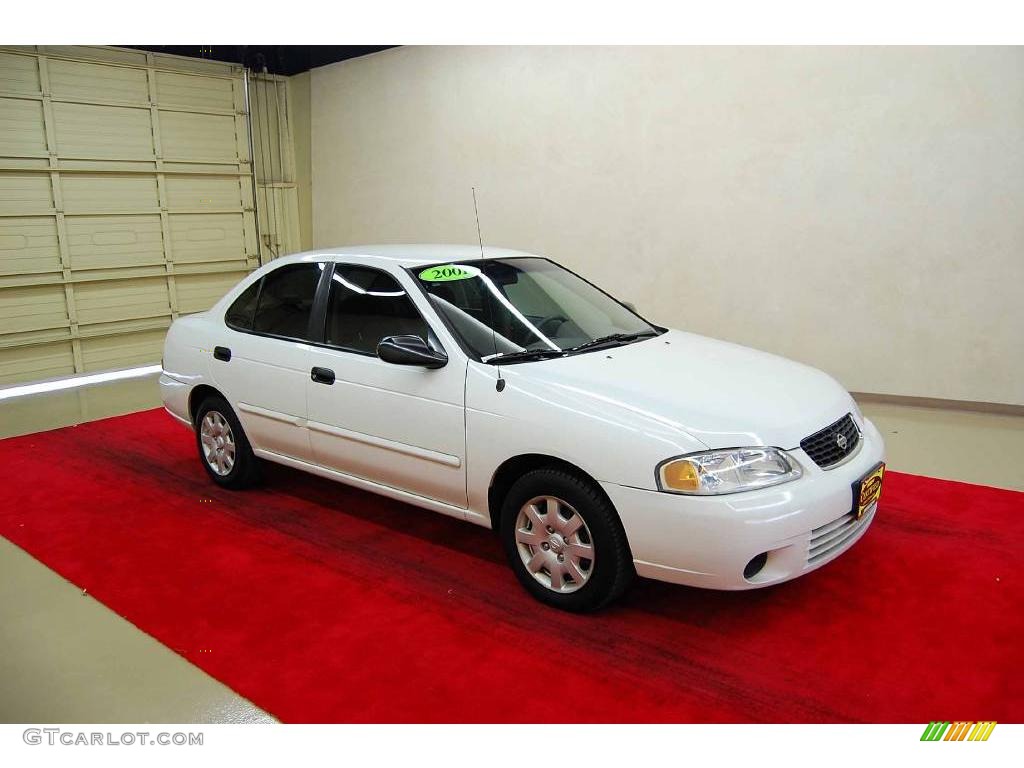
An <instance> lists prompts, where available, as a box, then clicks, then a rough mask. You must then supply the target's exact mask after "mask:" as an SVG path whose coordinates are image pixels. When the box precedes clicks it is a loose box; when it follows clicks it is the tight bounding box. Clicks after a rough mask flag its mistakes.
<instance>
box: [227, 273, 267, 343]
mask: <svg viewBox="0 0 1024 768" xmlns="http://www.w3.org/2000/svg"><path fill="white" fill-rule="evenodd" d="M262 282H263V279H262V278H261V279H259V280H257V281H256V282H254V283H253V284H252V285H250V286H249V287H248V288H246V289H245V290H244V291H242V295H241V296H239V297H238V298H237V299H235V300H234V302H233V303H232V304H231V306H230V307H229V308H228V311H227V313H226V314H225V315H224V322H225V323H227V324H228V327H229V328H234V329H235V330H236V331H251V330H252V316H253V315H254V314H255V313H256V299H257V298H259V295H260V284H261V283H262Z"/></svg>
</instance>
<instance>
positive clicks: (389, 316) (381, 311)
mask: <svg viewBox="0 0 1024 768" xmlns="http://www.w3.org/2000/svg"><path fill="white" fill-rule="evenodd" d="M428 328H429V327H428V326H427V323H426V321H425V320H424V319H423V318H422V317H421V316H420V313H419V312H418V311H417V310H416V307H415V306H413V303H412V300H411V299H410V298H409V296H408V295H407V294H406V292H405V290H404V289H403V288H402V286H401V285H399V283H398V281H397V280H395V278H393V277H392V276H391V275H389V274H387V273H386V272H381V271H380V270H377V269H370V268H368V267H357V266H351V265H347V264H337V265H335V267H334V279H333V280H332V281H331V294H330V299H329V300H328V302H327V329H326V336H325V341H326V342H327V343H328V344H330V345H332V346H336V347H344V348H345V349H351V350H354V351H356V352H364V353H367V354H371V355H376V354H377V344H379V343H380V340H381V339H383V338H384V337H386V336H399V335H404V334H412V335H414V336H419V337H420V338H421V339H424V340H426V339H427V333H428Z"/></svg>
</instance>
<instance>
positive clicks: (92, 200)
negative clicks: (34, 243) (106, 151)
mask: <svg viewBox="0 0 1024 768" xmlns="http://www.w3.org/2000/svg"><path fill="white" fill-rule="evenodd" d="M61 190H62V192H63V198H64V210H65V212H67V213H75V212H79V211H90V212H92V211H130V210H133V209H134V210H140V209H141V210H145V209H150V210H152V209H155V208H159V207H160V196H159V194H158V192H157V183H156V177H155V176H152V175H141V174H138V175H131V176H119V175H116V174H110V173H96V174H90V173H76V174H65V175H64V176H63V177H62V178H61Z"/></svg>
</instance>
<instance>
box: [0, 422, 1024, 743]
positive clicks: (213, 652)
mask: <svg viewBox="0 0 1024 768" xmlns="http://www.w3.org/2000/svg"><path fill="white" fill-rule="evenodd" d="M0 467H2V469H0V480H2V485H3V497H2V500H0V534H2V535H3V536H5V537H6V538H8V539H10V540H11V541H13V542H14V543H15V544H17V545H18V546H20V547H22V548H23V549H25V550H27V551H28V552H29V553H31V554H32V555H33V556H35V557H36V558H38V559H39V560H41V561H42V562H43V563H45V564H47V565H48V566H50V567H51V568H53V569H54V570H56V571H57V572H58V573H60V574H62V575H63V576H65V577H66V578H68V579H69V580H71V581H72V582H73V583H75V584H76V585H79V586H81V587H83V588H86V589H87V590H88V592H89V594H90V595H92V596H94V597H95V598H96V599H97V600H100V601H101V602H103V603H104V604H106V605H108V606H110V607H111V608H112V609H113V610H114V611H116V612H117V613H119V614H121V615H123V616H125V617H126V618H127V619H128V620H130V621H131V622H132V623H134V624H136V625H137V626H139V627H140V628H142V629H143V630H145V631H146V632H148V633H149V634H151V635H153V636H154V637H156V638H157V639H159V640H160V641H161V642H163V643H165V644H166V645H167V646H169V647H170V648H173V649H174V650H175V651H177V652H178V653H180V654H181V655H183V656H185V657H186V658H188V659H189V660H190V661H192V662H194V663H195V664H197V665H198V666H200V667H202V668H203V669H205V670H206V671H207V672H209V673H210V674H211V675H213V676H214V677H216V678H218V679H219V680H222V681H224V682H225V683H226V684H227V685H229V686H230V687H231V688H233V689H234V690H236V691H238V692H239V693H241V694H242V695H243V696H246V697H248V698H249V699H251V700H252V701H254V702H255V703H256V704H258V705H259V706H261V707H264V708H265V709H267V710H268V711H270V712H271V713H273V714H275V715H277V716H278V717H280V718H281V719H283V720H286V721H293V722H294V721H310V722H316V721H341V722H345V721H388V722H392V721H473V722H475V721H531V722H561V721H587V722H591V721H599V722H608V721H612V722H620V721H683V722H691V721H699V722H706V721H755V722H756V721H773V722H775V721H777V722H784V721H794V722H804V721H812V722H817V721H825V722H847V721H866V722H890V721H892V722H917V723H927V722H929V721H931V720H937V719H944V720H957V719H962V720H998V721H1000V722H1006V721H1014V722H1020V721H1022V720H1024V687H1022V685H1024V684H1022V680H1024V675H1022V674H1021V665H1022V662H1024V590H1022V587H1021V566H1020V560H1021V557H1022V555H1024V494H1021V493H1013V492H1010V491H1001V490H996V489H992V488H986V487H981V486H972V485H966V484H962V483H954V482H946V481H941V480H931V479H927V478H922V477H916V476H913V475H904V474H898V473H895V472H893V473H890V474H888V475H887V476H886V483H887V486H886V489H885V493H884V495H883V499H882V504H881V508H880V510H879V513H878V515H877V518H876V522H875V524H874V526H873V527H872V528H871V530H870V531H869V532H868V534H867V535H866V536H865V537H864V538H863V539H862V540H861V541H860V543H858V544H857V545H856V546H855V547H854V548H853V549H852V550H851V551H850V552H849V553H847V554H846V555H845V556H844V557H842V558H840V559H839V560H837V561H836V562H835V563H832V564H831V565H827V566H825V567H824V568H823V569H821V570H819V571H817V572H816V573H814V574H812V575H810V576H808V577H805V578H803V579H799V580H797V581H795V582H791V583H789V584H785V585H782V586H779V587H774V588H770V589H765V590H760V591H754V592H746V593H716V592H706V591H702V590H695V589H687V588H683V587H674V586H669V585H665V584H659V583H655V582H647V581H641V582H638V584H637V585H636V587H635V588H634V589H633V591H632V592H631V593H630V594H629V595H627V597H626V599H625V600H624V601H622V602H621V603H619V604H618V605H616V606H614V607H613V608H611V609H609V610H607V611H605V612H603V613H601V614H598V615H595V616H590V617H580V616H572V615H567V614H563V613H560V612H556V611H552V610H549V609H546V608H544V607H542V606H540V605H538V604H537V603H535V602H533V601H532V600H531V599H530V598H528V597H527V596H526V594H525V593H524V592H523V591H522V590H521V589H520V588H519V586H518V584H517V583H516V581H515V579H514V578H513V576H512V573H511V571H509V570H508V568H507V567H506V566H505V564H504V562H503V560H502V555H501V550H500V547H499V545H498V541H497V539H496V538H494V536H493V535H492V534H491V533H490V532H488V531H485V530H483V529H480V528H477V527H475V526H471V525H469V524H466V523H461V522H458V521H456V520H452V519H449V518H445V517H442V516H440V515H435V514H432V513H430V512H426V511H422V510H419V509H415V508H412V507H408V506H405V505H402V504H399V503H396V502H391V501H387V500H385V499H382V498H379V497H376V496H373V495H371V494H367V493H364V492H361V491H357V490H354V489H351V488H347V487H346V486H343V485H339V484H335V483H331V482H327V481H323V480H319V479H317V478H313V477H310V476H307V475H305V474H302V473H299V472H293V471H290V470H286V469H282V468H275V469H272V470H271V471H270V472H269V474H270V479H269V483H268V484H267V485H266V486H265V487H264V488H262V489H260V490H258V491H249V492H244V493H229V492H225V491H220V490H218V489H216V488H215V487H214V486H213V484H212V483H210V482H209V481H208V480H207V478H206V476H205V475H204V473H203V471H202V468H201V467H200V465H199V462H198V460H197V458H196V456H195V448H194V444H193V441H192V436H191V434H190V433H189V432H187V431H186V430H185V429H183V428H182V427H180V426H178V425H177V424H175V423H173V422H172V420H171V419H170V417H168V416H167V415H165V414H164V413H163V411H160V410H156V411H149V412H146V413H140V414H135V415H132V416H125V417H121V418H116V419H109V420H106V421H101V422H94V423H91V424H86V425H83V426H79V427H72V428H68V429H64V430H59V431H56V432H49V433H45V434H42V435H30V436H26V437H20V438H14V439H10V440H5V441H0ZM83 599H86V598H83ZM201 651H202V652H201Z"/></svg>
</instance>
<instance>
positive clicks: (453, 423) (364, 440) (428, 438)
mask: <svg viewBox="0 0 1024 768" xmlns="http://www.w3.org/2000/svg"><path fill="white" fill-rule="evenodd" d="M403 279H408V276H407V275H403V274H402V273H400V272H397V271H396V272H389V271H385V270H383V269H377V268H374V267H369V266H363V265H359V264H335V265H333V269H331V275H330V289H329V292H328V294H327V301H326V306H325V311H324V327H323V339H322V344H318V345H315V346H313V347H311V349H310V357H309V364H310V368H309V370H310V375H309V376H307V383H306V388H307V392H308V395H307V402H308V426H309V435H310V441H311V445H312V447H313V454H314V456H315V457H316V461H317V463H318V464H320V465H322V466H324V467H327V468H329V469H333V470H337V471H339V472H343V473H345V474H349V475H354V476H356V477H359V478H363V479H365V480H371V481H373V482H376V483H380V484H382V485H386V486H389V487H391V488H397V489H399V490H403V491H407V492H409V493H413V494H416V495H418V496H422V497H426V498H428V499H433V500H436V501H441V502H444V503H446V504H450V505H454V506H457V507H460V508H465V506H466V474H465V473H466V455H465V454H466V427H465V407H464V405H465V400H464V396H465V377H466V364H467V360H466V358H465V356H464V355H463V354H462V353H461V350H458V353H457V354H456V353H455V352H456V350H444V349H442V348H441V342H440V341H439V339H438V337H437V335H436V334H435V332H434V330H433V329H432V328H431V326H430V324H429V323H428V322H427V321H426V320H425V319H424V313H423V312H422V311H421V308H422V309H424V310H425V309H427V308H426V299H425V298H424V297H423V296H422V294H412V295H411V294H410V291H408V290H406V287H404V286H406V285H407V284H406V283H404V282H402V280H403ZM409 287H410V288H412V286H409ZM413 290H414V289H413ZM417 302H419V303H420V306H417ZM402 334H412V335H416V336H420V337H421V338H422V339H424V340H425V341H427V343H428V344H429V345H431V346H432V347H433V348H434V349H436V350H438V351H445V352H446V353H447V354H448V356H449V361H448V363H447V364H446V365H445V366H444V367H441V368H435V369H428V368H423V367H417V366H409V365H396V364H393V363H387V362H384V361H383V360H381V359H380V358H379V357H378V356H377V351H376V350H377V344H378V343H379V342H380V341H381V339H383V338H385V337H387V336H394V335H402Z"/></svg>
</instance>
